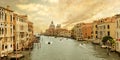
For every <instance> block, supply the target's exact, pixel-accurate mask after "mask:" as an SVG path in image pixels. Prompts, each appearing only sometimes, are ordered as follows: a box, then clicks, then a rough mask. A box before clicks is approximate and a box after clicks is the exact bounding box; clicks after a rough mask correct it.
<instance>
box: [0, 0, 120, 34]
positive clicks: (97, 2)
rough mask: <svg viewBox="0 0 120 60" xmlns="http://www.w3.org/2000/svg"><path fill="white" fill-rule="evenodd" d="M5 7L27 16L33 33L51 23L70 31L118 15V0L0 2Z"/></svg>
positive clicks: (42, 29)
mask: <svg viewBox="0 0 120 60" xmlns="http://www.w3.org/2000/svg"><path fill="white" fill-rule="evenodd" d="M7 5H9V6H10V8H11V9H12V10H14V12H16V13H18V14H22V15H23V14H25V15H26V14H27V15H28V20H29V21H31V22H33V23H34V30H35V32H41V31H44V30H45V29H47V28H48V27H49V24H50V23H51V21H54V23H55V25H56V24H61V25H62V26H63V28H66V29H71V28H72V27H73V26H74V25H75V24H77V23H80V22H92V21H95V20H98V19H100V18H105V17H109V16H113V15H115V14H120V0H0V6H2V7H6V6H7Z"/></svg>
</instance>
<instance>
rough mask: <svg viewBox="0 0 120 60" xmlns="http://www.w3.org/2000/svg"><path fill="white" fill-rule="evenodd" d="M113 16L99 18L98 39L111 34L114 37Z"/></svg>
mask: <svg viewBox="0 0 120 60" xmlns="http://www.w3.org/2000/svg"><path fill="white" fill-rule="evenodd" d="M115 20H116V19H115V17H108V18H104V19H101V20H99V21H98V22H99V24H98V26H97V27H98V39H102V38H103V37H104V36H111V37H112V38H113V39H115V37H116V34H115V32H116V24H115Z"/></svg>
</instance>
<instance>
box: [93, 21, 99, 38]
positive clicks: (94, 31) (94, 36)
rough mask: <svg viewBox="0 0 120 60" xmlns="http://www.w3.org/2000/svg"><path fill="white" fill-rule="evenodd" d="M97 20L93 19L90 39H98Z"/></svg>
mask: <svg viewBox="0 0 120 60" xmlns="http://www.w3.org/2000/svg"><path fill="white" fill-rule="evenodd" d="M98 23H99V22H98V21H94V22H93V24H92V39H93V40H96V39H98Z"/></svg>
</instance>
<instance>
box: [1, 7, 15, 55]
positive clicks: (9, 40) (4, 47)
mask: <svg viewBox="0 0 120 60" xmlns="http://www.w3.org/2000/svg"><path fill="white" fill-rule="evenodd" d="M0 43H1V44H0V47H1V48H0V50H1V52H0V55H1V56H7V55H8V54H9V53H11V52H12V51H13V11H12V10H10V9H9V6H7V8H4V7H0Z"/></svg>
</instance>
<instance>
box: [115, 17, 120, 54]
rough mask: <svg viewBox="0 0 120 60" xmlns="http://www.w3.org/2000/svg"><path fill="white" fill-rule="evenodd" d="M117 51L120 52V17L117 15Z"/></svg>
mask: <svg viewBox="0 0 120 60" xmlns="http://www.w3.org/2000/svg"><path fill="white" fill-rule="evenodd" d="M116 28H117V29H116V51H117V52H120V15H116Z"/></svg>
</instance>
